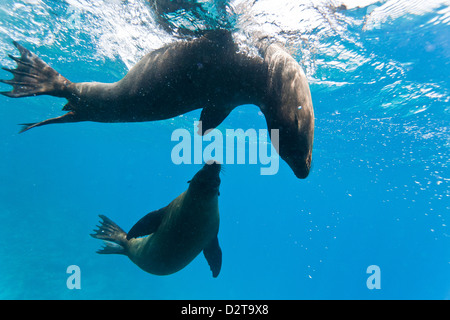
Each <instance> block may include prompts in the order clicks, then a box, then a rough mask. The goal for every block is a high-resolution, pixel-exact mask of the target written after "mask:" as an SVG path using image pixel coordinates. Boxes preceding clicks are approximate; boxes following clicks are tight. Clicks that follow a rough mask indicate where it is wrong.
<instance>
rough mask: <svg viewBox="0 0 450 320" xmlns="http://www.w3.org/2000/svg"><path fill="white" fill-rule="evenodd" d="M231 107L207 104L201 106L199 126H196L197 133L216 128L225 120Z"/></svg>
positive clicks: (202, 133) (201, 133)
mask: <svg viewBox="0 0 450 320" xmlns="http://www.w3.org/2000/svg"><path fill="white" fill-rule="evenodd" d="M232 110H233V108H226V107H221V108H219V107H215V106H208V107H205V108H203V110H202V113H201V115H200V121H201V126H199V128H198V134H200V135H204V134H205V132H206V131H207V130H210V129H214V128H216V127H217V126H218V125H219V124H221V123H222V122H223V120H225V118H226V117H228V115H229V114H230V112H231V111H232Z"/></svg>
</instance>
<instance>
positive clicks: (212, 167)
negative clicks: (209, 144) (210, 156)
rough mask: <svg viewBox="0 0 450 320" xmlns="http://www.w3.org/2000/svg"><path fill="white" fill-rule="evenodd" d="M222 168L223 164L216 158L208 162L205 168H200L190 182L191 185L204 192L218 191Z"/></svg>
mask: <svg viewBox="0 0 450 320" xmlns="http://www.w3.org/2000/svg"><path fill="white" fill-rule="evenodd" d="M221 169H222V165H221V164H220V163H219V162H217V161H215V160H210V161H208V162H206V164H205V165H204V166H203V168H202V169H200V171H198V172H197V173H196V174H195V176H194V177H193V178H192V180H191V181H190V182H189V183H190V187H191V188H195V189H196V190H200V191H201V192H202V193H205V192H206V193H208V192H212V193H218V192H219V186H220V177H219V174H220V171H221Z"/></svg>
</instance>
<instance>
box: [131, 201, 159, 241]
mask: <svg viewBox="0 0 450 320" xmlns="http://www.w3.org/2000/svg"><path fill="white" fill-rule="evenodd" d="M165 211H166V208H162V209H159V210H155V211H152V212H150V213H149V214H147V215H146V216H144V217H143V218H141V219H140V220H139V221H138V222H136V224H135V225H134V226H133V227H132V228H131V229H130V231H129V232H128V234H127V240H130V239H132V238H137V237H141V236H146V235H149V234H152V233H154V232H155V231H156V230H157V229H158V227H159V225H160V224H161V221H162V218H163V216H164V213H165Z"/></svg>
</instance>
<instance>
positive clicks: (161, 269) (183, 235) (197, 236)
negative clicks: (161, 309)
mask: <svg viewBox="0 0 450 320" xmlns="http://www.w3.org/2000/svg"><path fill="white" fill-rule="evenodd" d="M220 169H221V165H220V164H218V163H217V162H212V163H207V164H205V165H204V167H203V168H202V169H201V170H200V171H199V172H197V173H196V174H195V176H194V177H193V178H192V180H191V181H190V182H189V188H188V189H187V190H186V191H185V192H183V193H182V194H180V195H179V196H178V197H177V198H175V200H173V201H172V202H171V203H170V204H169V205H168V206H166V207H164V208H162V209H159V210H156V211H153V212H151V213H149V214H147V215H146V216H144V217H143V218H142V219H140V220H139V221H138V222H137V223H136V224H135V225H134V226H133V227H132V228H131V230H130V231H129V232H128V234H127V233H125V231H123V230H122V229H121V228H120V227H119V226H118V225H117V224H115V223H114V222H112V221H111V220H110V219H108V218H107V217H105V216H103V215H100V217H101V218H102V222H101V225H100V226H99V227H98V230H94V232H95V233H94V234H91V236H93V237H94V238H96V239H101V240H105V243H106V247H104V248H102V249H100V250H99V251H97V252H98V253H102V254H124V255H126V256H128V257H129V258H130V259H131V261H133V262H134V263H135V264H136V265H137V266H139V267H140V268H141V269H142V270H144V271H146V272H149V273H152V274H156V275H168V274H172V273H174V272H177V271H179V270H181V269H183V268H184V267H185V266H187V265H188V264H189V263H190V262H191V261H192V260H193V259H194V258H195V257H196V256H197V255H198V254H199V253H200V252H201V251H203V253H204V255H205V258H206V260H207V261H208V263H209V266H210V268H211V271H212V275H213V277H217V276H218V275H219V272H220V268H221V266H222V251H221V249H220V247H219V241H218V239H217V233H218V232H219V205H218V196H219V185H220V178H219V172H220ZM142 236H145V237H142ZM106 241H108V242H106ZM111 242H112V243H111Z"/></svg>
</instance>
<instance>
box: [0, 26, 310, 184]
mask: <svg viewBox="0 0 450 320" xmlns="http://www.w3.org/2000/svg"><path fill="white" fill-rule="evenodd" d="M14 45H15V46H16V47H17V48H18V49H19V51H20V53H21V57H20V58H16V57H13V56H11V55H10V57H11V58H12V59H13V60H14V61H16V62H17V68H16V69H6V68H3V69H5V70H7V71H9V72H11V73H12V74H13V75H14V78H13V79H12V80H0V81H1V82H3V83H6V84H10V85H12V86H13V90H12V91H8V92H1V93H2V94H3V95H5V96H8V97H12V98H18V97H27V96H36V95H43V94H46V95H52V96H57V97H64V98H66V99H67V100H68V103H67V104H66V105H65V106H64V108H63V110H66V111H69V112H68V113H66V114H65V115H62V116H60V117H57V118H52V119H47V120H44V121H42V122H39V123H29V124H25V127H24V128H23V129H22V131H21V132H24V131H26V130H29V129H31V128H35V127H38V126H42V125H46V124H50V123H66V122H79V121H97V122H137V121H154V120H163V119H169V118H173V117H175V116H178V115H180V114H184V113H186V112H189V111H192V110H195V109H198V108H203V109H202V112H201V117H200V121H202V128H203V132H200V134H203V133H204V132H206V131H207V130H208V129H212V128H215V127H217V126H218V125H219V124H220V123H222V121H223V120H224V119H225V118H226V117H227V116H228V115H229V114H230V112H231V111H232V110H233V109H234V108H236V107H237V106H239V105H243V104H255V105H257V106H259V108H260V109H261V112H262V113H263V114H264V116H265V118H266V121H267V125H268V129H269V132H271V130H270V129H278V130H279V138H280V141H279V146H277V145H274V147H275V149H276V150H277V152H278V153H279V154H280V156H281V157H282V158H283V159H284V160H285V161H286V162H287V163H288V164H289V166H290V167H291V168H292V170H293V171H294V173H295V175H296V176H297V177H298V178H306V177H307V176H308V174H309V170H310V166H311V154H312V147H313V137H314V111H313V105H312V99H311V93H310V90H309V86H308V82H307V80H306V76H305V74H304V73H303V71H302V69H301V67H300V65H299V64H298V63H297V62H296V61H295V59H293V58H292V56H290V55H289V54H288V53H287V52H286V51H285V50H284V49H283V48H282V46H280V45H279V44H276V43H270V42H269V41H267V39H265V40H262V41H260V43H259V44H258V46H259V49H260V52H261V54H262V57H263V58H261V57H249V56H247V55H245V54H243V53H240V52H238V48H237V45H236V44H235V43H234V42H233V39H232V36H231V34H230V32H229V31H226V30H214V31H209V32H205V34H204V35H203V36H201V37H199V38H196V39H193V40H190V41H177V42H174V43H171V44H169V45H166V46H164V47H162V48H160V49H157V50H155V51H153V52H150V53H148V54H147V55H146V56H144V57H143V58H142V59H141V60H140V61H139V62H138V63H137V64H136V65H135V66H134V67H133V68H132V69H131V70H130V71H129V72H128V73H127V74H126V75H125V77H124V78H123V79H122V80H120V81H118V82H116V83H98V82H83V83H73V82H71V81H69V80H67V79H66V78H65V77H63V76H62V75H60V74H59V73H58V72H56V71H55V70H54V69H52V68H51V67H50V66H49V65H47V64H46V63H45V62H44V61H42V60H41V59H40V58H39V57H37V56H36V55H35V54H34V53H32V52H30V51H29V50H27V49H25V48H24V47H23V46H21V45H20V44H18V43H17V42H14Z"/></svg>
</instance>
